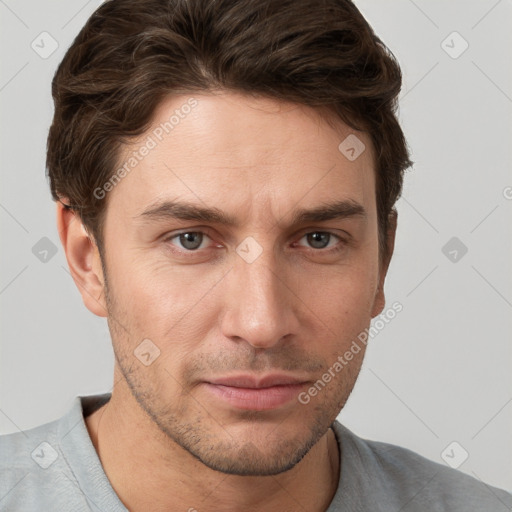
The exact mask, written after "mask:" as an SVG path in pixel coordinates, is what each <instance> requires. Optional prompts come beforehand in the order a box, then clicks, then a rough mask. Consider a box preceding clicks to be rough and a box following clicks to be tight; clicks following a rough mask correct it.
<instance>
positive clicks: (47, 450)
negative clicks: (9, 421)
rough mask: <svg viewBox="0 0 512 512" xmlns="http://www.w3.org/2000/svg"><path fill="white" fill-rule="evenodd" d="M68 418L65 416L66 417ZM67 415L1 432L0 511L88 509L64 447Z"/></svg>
mask: <svg viewBox="0 0 512 512" xmlns="http://www.w3.org/2000/svg"><path fill="white" fill-rule="evenodd" d="M64 418H65V417H64ZM63 426H67V424H66V423H65V421H64V420H63V418H59V419H57V420H54V421H51V422H49V423H45V424H42V425H39V426H36V427H34V428H31V429H28V430H23V431H19V432H15V433H12V434H4V435H0V511H3V510H9V511H13V512H14V511H21V510H33V511H37V510H55V511H59V512H60V511H64V510H69V509H70V506H71V507H72V508H73V509H74V510H77V511H80V512H81V511H82V510H83V511H85V510H88V508H86V506H85V503H84V500H83V499H81V498H80V496H78V498H77V497H76V490H75V489H76V479H75V477H74V475H73V472H72V471H71V470H70V468H69V465H68V462H67V459H66V452H65V451H63V449H62V438H63Z"/></svg>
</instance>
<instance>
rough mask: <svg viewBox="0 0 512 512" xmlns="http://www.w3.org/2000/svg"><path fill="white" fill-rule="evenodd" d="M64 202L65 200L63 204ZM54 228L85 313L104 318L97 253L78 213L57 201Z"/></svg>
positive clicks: (104, 309)
mask: <svg viewBox="0 0 512 512" xmlns="http://www.w3.org/2000/svg"><path fill="white" fill-rule="evenodd" d="M65 202H66V201H65ZM57 229H58V230H59V237H60V241H61V243H62V247H63V248H64V252H65V254H66V259H67V262H68V266H69V270H70V273H71V276H72V277H73V280H74V281H75V284H76V286H77V288H78V291H79V292H80V295H81V296H82V300H83V302H84V304H85V306H86V307H87V309H88V310H89V311H91V312H92V313H94V314H95V315H97V316H102V317H106V316H107V305H106V302H105V293H104V277H103V271H102V267H101V260H100V256H99V251H98V248H97V246H96V244H95V243H94V241H93V239H92V237H91V236H90V235H89V234H88V233H87V231H86V230H85V228H84V226H83V224H82V221H81V219H80V217H79V216H78V214H77V213H76V212H74V211H73V210H71V209H69V208H65V207H64V205H63V204H62V203H60V202H57Z"/></svg>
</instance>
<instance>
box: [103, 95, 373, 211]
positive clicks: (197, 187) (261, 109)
mask: <svg viewBox="0 0 512 512" xmlns="http://www.w3.org/2000/svg"><path fill="white" fill-rule="evenodd" d="M347 149H348V150H349V152H348V153H347V151H346V150H347ZM351 150H353V151H351ZM350 151H351V152H350ZM354 152H356V156H357V155H358V153H360V154H359V155H358V156H357V158H353V156H354ZM118 168H124V169H125V171H126V172H125V173H123V174H124V177H123V178H122V180H120V181H119V183H118V184H117V185H116V186H115V187H114V189H113V190H112V191H111V192H109V198H108V199H109V210H110V209H113V210H116V211H118V210H123V211H125V212H127V213H129V214H130V215H131V216H134V215H137V214H139V213H141V212H142V211H143V210H144V209H147V207H148V206H149V205H151V204H155V203H158V202H159V201H164V200H175V199H178V198H179V199H181V200H187V201H189V202H195V203H198V204H200V203H203V205H209V206H215V207H217V208H222V209H224V210H229V212H230V213H233V214H238V215H242V214H245V215H248V214H249V212H251V214H252V215H257V216H258V217H259V218H265V217H268V216H274V217H275V216H276V215H278V216H279V217H282V216H284V215H285V214H286V212H287V211H290V210H291V209H293V207H294V205H298V203H301V204H300V206H302V207H307V206H308V205H310V206H318V204H319V203H321V202H329V201H335V200H344V199H348V200H352V201H356V202H358V203H360V204H363V205H364V206H365V209H366V210H367V211H368V212H369V213H371V212H372V211H373V210H374V209H375V204H374V203H375V197H374V196H375V188H374V166H373V155H372V148H371V144H370V141H369V138H368V137H367V135H366V134H364V133H360V132H354V130H351V129H350V128H349V127H348V126H346V125H344V124H343V123H342V122H341V121H340V122H339V123H337V124H336V126H334V127H333V126H331V125H329V124H328V123H327V122H326V121H325V120H324V119H323V118H322V117H321V116H320V114H319V113H318V112H317V111H315V110H313V109H312V108H310V107H305V106H302V105H297V104H293V103H288V102H282V101H278V100H273V99H268V98H254V97H250V96H247V95H243V94H240V93H234V92H218V93H208V94H194V95H177V96H172V97H168V98H166V99H165V100H164V101H163V102H162V103H161V104H160V105H159V107H158V108H157V109H156V111H155V113H154V116H153V121H152V124H151V126H150V127H149V128H148V129H147V130H146V132H145V133H144V134H143V135H142V136H140V137H138V138H137V139H136V140H134V141H133V142H132V143H131V144H130V145H128V146H125V147H124V150H123V151H122V154H121V155H120V159H119V163H118Z"/></svg>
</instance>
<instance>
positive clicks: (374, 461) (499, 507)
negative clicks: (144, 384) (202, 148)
mask: <svg viewBox="0 0 512 512" xmlns="http://www.w3.org/2000/svg"><path fill="white" fill-rule="evenodd" d="M109 399H110V394H109V393H105V394H103V395H94V396H86V397H76V398H75V400H74V402H73V405H72V407H71V409H70V410H69V412H67V413H66V414H65V415H64V416H63V417H62V418H60V419H58V420H55V421H53V422H51V423H46V424H44V425H40V426H38V427H35V428H32V429H30V430H26V431H24V432H16V433H14V434H8V435H4V436H0V511H2V512H3V511H9V512H18V511H23V512H33V511H44V512H48V511H52V512H61V511H62V512H63V511H66V512H69V511H73V512H82V511H84V512H85V511H87V512H90V511H91V510H92V511H94V512H99V511H101V512H121V511H123V512H126V510H127V509H126V507H125V506H124V505H123V503H122V502H121V500H120V499H119V498H118V496H117V495H116V493H115V491H114V490H113V489H112V486H111V485H110V482H109V480H108V478H107V476H106V474H105V472H104V471H103V467H102V465H101V462H100V460H99V458H98V455H97V453H96V450H95V449H94V446H93V444H92V442H91V439H90V437H89V434H88V432H87V427H86V425H85V421H84V417H85V416H87V415H88V414H90V413H92V412H93V411H94V410H96V409H97V408H99V407H100V406H101V405H102V404H104V403H105V402H107V401H108V400H109ZM333 429H334V432H335V434H336V438H337V440H338V443H339V445H340V453H341V461H340V463H341V465H340V468H341V471H340V482H339V485H338V489H337V491H336V495H335V496H334V499H333V501H332V503H331V505H330V506H329V508H328V509H327V512H342V511H343V512H356V511H357V512H379V511H382V512H413V511H414V512H419V511H421V512H441V511H450V512H459V511H460V512H471V511H475V512H476V511H478V512H494V511H495V512H507V511H511V510H512V495H511V494H509V493H508V492H505V491H503V490H501V489H497V488H495V487H491V486H488V485H486V484H484V483H482V482H480V481H479V480H477V479H475V478H472V477H470V476H468V475H466V474H464V473H462V472H460V471H457V470H454V469H451V468H449V467H447V466H444V465H442V464H438V463H436V462H432V461H430V460H428V459H426V458H424V457H422V456H420V455H418V454H416V453H414V452H412V451H410V450H407V449H405V448H401V447H398V446H394V445H391V444H387V443H381V442H376V441H368V440H365V439H361V438H360V437H358V436H356V435H355V434H354V433H352V432H351V431H350V430H348V429H347V428H346V427H344V426H343V425H342V424H340V423H339V422H337V421H336V422H335V423H334V424H333Z"/></svg>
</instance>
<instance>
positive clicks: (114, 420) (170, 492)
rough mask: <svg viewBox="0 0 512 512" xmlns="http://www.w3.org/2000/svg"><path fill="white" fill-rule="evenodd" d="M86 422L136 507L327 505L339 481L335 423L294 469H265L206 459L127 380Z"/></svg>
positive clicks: (227, 511)
mask: <svg viewBox="0 0 512 512" xmlns="http://www.w3.org/2000/svg"><path fill="white" fill-rule="evenodd" d="M123 383H124V382H123ZM85 422H86V425H87V429H88V431H89V435H90V437H91V440H92V442H93V444H94V447H95V448H96V451H97V453H98V456H99V458H100V460H101V463H102V466H103V469H104V471H105V473H106V475H107V477H108V479H109V481H110V483H111V485H112V487H113V489H114V490H115V492H116V493H117V495H118V496H119V498H120V500H121V501H122V502H123V503H124V504H125V506H126V507H127V508H128V509H129V510H130V511H132V512H139V511H145V510H152V511H155V512H159V511H164V510H165V511H190V512H194V511H197V512H210V511H211V512H213V511H216V512H234V511H239V510H247V511H249V510H250V511H251V512H259V511H265V512H272V511H283V510H297V509H299V510H309V511H315V512H323V511H325V510H326V509H327V508H328V507H329V504H330V503H331V501H332V499H333V497H334V495H335V493H336V489H337V487H338V481H339V451H338V443H337V441H336V437H335V435H334V432H333V431H332V429H329V430H328V431H327V432H326V433H325V435H324V436H323V437H322V438H321V439H320V440H319V441H318V443H317V444H316V445H315V446H314V447H313V448H312V449H311V450H310V451H309V452H308V453H307V455H306V456H305V457H304V458H303V459H302V460H301V461H300V462H299V463H298V464H297V465H296V466H294V467H293V468H292V469H290V470H289V471H286V472H284V473H281V474H279V475H275V476H263V477H260V476H238V475H229V474H225V473H220V472H218V471H214V470H212V469H210V468H208V467H207V466H205V465H204V464H203V463H202V462H201V461H199V460H198V459H196V458H195V457H193V456H192V455H191V454H190V453H189V452H188V451H186V450H184V449H183V448H182V447H181V446H179V445H177V444H176V443H175V442H174V441H172V440H170V439H169V437H167V436H166V435H165V434H163V433H162V432H161V431H160V429H159V428H158V427H157V426H156V425H155V424H154V422H153V421H152V420H151V419H150V418H149V417H148V415H147V414H146V413H145V411H143V410H142V409H141V408H140V407H139V405H138V404H137V402H136V401H135V399H134V398H133V396H132V395H131V393H130V391H129V390H128V389H126V387H123V386H122V385H121V383H119V384H118V385H116V387H115V392H114V391H113V392H112V397H111V399H110V401H109V402H108V403H107V404H106V405H104V406H103V407H101V408H100V409H98V410H97V411H95V412H94V413H92V414H91V415H90V416H88V417H87V418H86V419H85Z"/></svg>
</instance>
